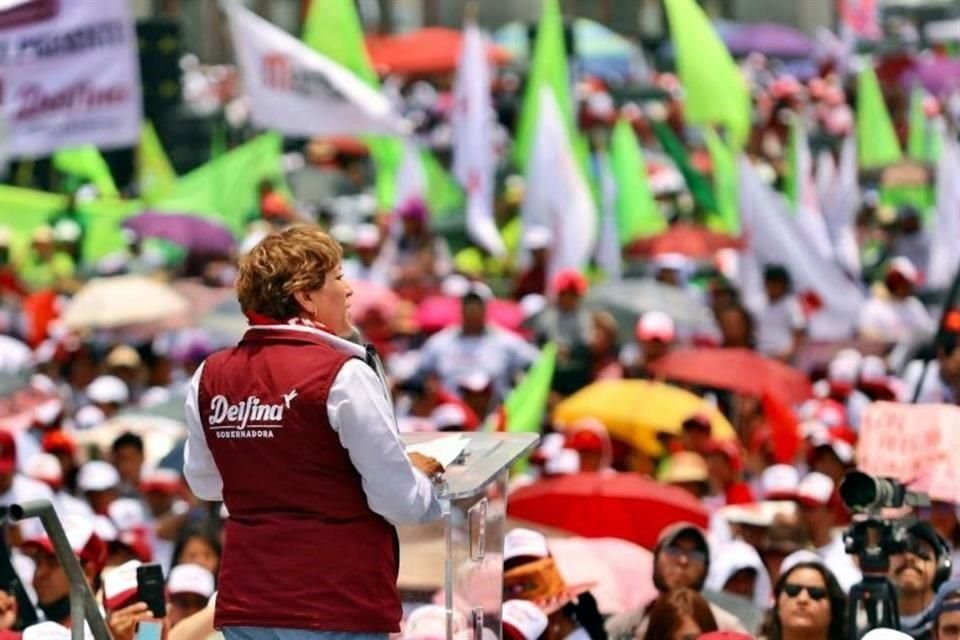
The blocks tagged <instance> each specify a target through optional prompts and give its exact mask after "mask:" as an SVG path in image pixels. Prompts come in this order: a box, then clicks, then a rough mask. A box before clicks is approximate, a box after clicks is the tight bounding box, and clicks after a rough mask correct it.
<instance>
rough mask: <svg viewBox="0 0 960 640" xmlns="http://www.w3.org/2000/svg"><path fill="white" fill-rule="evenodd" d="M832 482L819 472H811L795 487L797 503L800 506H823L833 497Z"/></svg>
mask: <svg viewBox="0 0 960 640" xmlns="http://www.w3.org/2000/svg"><path fill="white" fill-rule="evenodd" d="M833 487H834V484H833V480H831V479H830V477H829V476H826V475H824V474H822V473H820V472H819V471H811V472H810V473H808V474H807V475H806V476H804V478H803V480H801V481H800V485H799V486H798V487H797V501H798V502H800V503H801V504H808V505H814V506H823V505H826V504H828V503H829V502H830V497H831V496H832V495H833Z"/></svg>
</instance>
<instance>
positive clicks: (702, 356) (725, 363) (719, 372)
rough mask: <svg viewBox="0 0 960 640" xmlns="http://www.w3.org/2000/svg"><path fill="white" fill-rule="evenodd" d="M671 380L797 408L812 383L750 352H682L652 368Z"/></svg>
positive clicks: (776, 362) (768, 359) (660, 361)
mask: <svg viewBox="0 0 960 640" xmlns="http://www.w3.org/2000/svg"><path fill="white" fill-rule="evenodd" d="M650 369H651V370H652V371H653V372H654V373H655V374H657V376H662V377H664V378H667V379H669V380H675V381H677V382H687V383H690V384H697V385H701V386H704V387H713V388H715V389H726V390H728V391H734V392H736V393H740V394H743V395H749V396H755V397H758V398H760V397H763V396H765V395H773V396H776V397H778V398H781V399H782V400H784V401H786V402H787V403H789V404H791V405H794V404H799V403H801V402H803V401H804V400H807V399H808V398H810V396H811V394H812V389H811V388H810V380H808V379H807V376H806V374H804V373H803V372H802V371H799V370H797V369H794V368H793V367H789V366H787V365H785V364H783V363H782V362H779V361H778V360H771V359H770V358H766V357H764V356H762V355H760V354H759V353H757V352H755V351H750V350H749V349H722V348H718V349H679V350H677V351H673V352H671V353H668V354H667V355H666V356H664V357H663V358H661V359H659V360H657V361H656V362H654V363H652V364H651V365H650Z"/></svg>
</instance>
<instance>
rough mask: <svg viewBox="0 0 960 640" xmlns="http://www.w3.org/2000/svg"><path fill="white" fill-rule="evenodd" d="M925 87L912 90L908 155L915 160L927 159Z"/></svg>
mask: <svg viewBox="0 0 960 640" xmlns="http://www.w3.org/2000/svg"><path fill="white" fill-rule="evenodd" d="M923 97H924V96H923V89H921V88H920V87H914V88H913V91H911V92H910V112H909V114H908V116H909V117H908V121H909V125H910V130H909V133H908V136H907V155H908V156H910V157H911V158H913V159H914V160H920V161H925V160H927V158H928V156H927V118H926V116H925V115H924V113H923Z"/></svg>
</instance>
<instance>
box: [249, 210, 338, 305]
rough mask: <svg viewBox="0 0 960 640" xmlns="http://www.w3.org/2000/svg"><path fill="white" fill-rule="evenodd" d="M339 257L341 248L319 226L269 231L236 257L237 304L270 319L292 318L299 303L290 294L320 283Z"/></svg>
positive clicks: (314, 286)
mask: <svg viewBox="0 0 960 640" xmlns="http://www.w3.org/2000/svg"><path fill="white" fill-rule="evenodd" d="M342 258H343V249H342V248H341V247H340V245H339V244H338V243H337V241H336V240H334V239H333V238H331V237H330V236H329V235H327V233H326V232H324V231H323V230H322V229H321V228H320V227H316V226H313V225H298V226H294V227H288V228H286V229H284V230H283V231H280V232H278V233H272V234H270V235H269V236H267V237H266V238H264V239H263V240H261V241H260V243H259V244H258V245H257V246H256V247H254V248H253V250H252V251H251V252H250V253H248V254H247V255H245V256H244V257H243V258H241V259H240V269H239V273H238V274H237V299H238V300H239V301H240V308H241V309H243V311H244V313H251V312H252V313H257V314H259V315H262V316H267V317H268V318H273V319H274V320H289V319H290V318H294V317H296V316H298V315H300V304H299V303H298V302H297V300H296V298H295V297H294V295H293V294H294V293H296V292H297V291H311V290H313V289H319V288H320V287H322V286H323V284H324V282H326V278H327V274H328V273H330V272H331V271H333V270H334V269H336V268H337V267H338V266H339V265H340V261H341V259H342Z"/></svg>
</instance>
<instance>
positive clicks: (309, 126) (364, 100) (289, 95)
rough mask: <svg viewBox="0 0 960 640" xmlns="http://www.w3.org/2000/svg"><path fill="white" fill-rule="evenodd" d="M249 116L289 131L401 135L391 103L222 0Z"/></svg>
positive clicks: (346, 72) (403, 128) (346, 71)
mask: <svg viewBox="0 0 960 640" xmlns="http://www.w3.org/2000/svg"><path fill="white" fill-rule="evenodd" d="M226 12H227V16H228V18H229V21H230V33H231V36H232V38H233V48H234V51H236V55H237V63H238V65H239V67H240V72H241V76H242V78H243V84H244V88H245V90H246V93H247V95H248V96H249V98H250V111H251V115H252V119H253V121H254V122H255V123H256V124H257V125H259V126H261V127H264V128H268V129H274V130H276V131H279V132H281V133H285V134H288V135H291V136H332V135H359V134H377V133H380V134H403V133H405V132H406V131H407V129H408V127H407V126H406V123H405V122H404V120H403V119H402V118H401V117H400V116H398V115H397V114H396V113H395V112H394V110H393V106H392V105H391V104H390V102H389V101H388V100H387V99H386V98H385V97H384V96H383V95H382V94H380V93H379V92H378V91H375V90H374V89H371V88H370V87H369V86H367V85H366V84H364V83H363V82H362V81H361V80H360V79H359V78H357V76H355V75H354V74H353V73H352V72H351V71H350V70H349V69H346V68H344V67H341V66H340V65H339V64H337V63H335V62H333V61H332V60H330V59H329V58H326V57H324V56H322V55H320V54H319V53H317V52H316V51H314V50H313V49H311V48H310V47H308V46H307V45H305V44H304V43H303V42H301V41H300V40H298V39H296V38H294V37H293V36H291V35H290V34H288V33H287V32H285V31H284V30H282V29H280V28H278V27H275V26H274V25H272V24H270V23H269V22H267V21H266V20H264V19H263V18H261V17H259V16H258V15H256V14H255V13H253V12H252V11H249V10H247V9H245V8H244V7H243V6H242V5H240V4H239V3H237V2H235V1H231V2H228V3H227V4H226Z"/></svg>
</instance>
